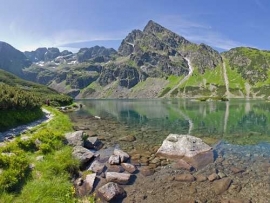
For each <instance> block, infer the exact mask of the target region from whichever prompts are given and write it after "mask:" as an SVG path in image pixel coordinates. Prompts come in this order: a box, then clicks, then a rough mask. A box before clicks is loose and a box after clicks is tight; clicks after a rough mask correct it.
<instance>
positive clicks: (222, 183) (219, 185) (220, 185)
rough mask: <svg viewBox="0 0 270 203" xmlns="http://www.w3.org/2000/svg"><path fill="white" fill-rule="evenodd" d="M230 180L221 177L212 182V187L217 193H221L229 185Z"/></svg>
mask: <svg viewBox="0 0 270 203" xmlns="http://www.w3.org/2000/svg"><path fill="white" fill-rule="evenodd" d="M231 183H232V180H231V179H230V178H222V179H220V180H216V181H214V182H213V188H214V191H215V193H216V194H217V195H220V194H222V193H223V192H225V191H226V190H228V188H229V187H230V185H231Z"/></svg>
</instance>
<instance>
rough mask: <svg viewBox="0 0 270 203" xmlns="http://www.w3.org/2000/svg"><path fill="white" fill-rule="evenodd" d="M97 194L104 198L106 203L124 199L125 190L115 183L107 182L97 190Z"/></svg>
mask: <svg viewBox="0 0 270 203" xmlns="http://www.w3.org/2000/svg"><path fill="white" fill-rule="evenodd" d="M98 193H99V194H100V195H101V196H102V198H104V199H105V200H106V201H112V200H115V199H122V198H124V197H126V192H125V190H124V189H123V188H122V187H121V186H119V185H118V184H117V183H112V182H109V183H107V184H106V185H103V186H102V187H101V188H99V189H98Z"/></svg>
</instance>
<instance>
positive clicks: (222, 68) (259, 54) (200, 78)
mask: <svg viewBox="0 0 270 203" xmlns="http://www.w3.org/2000/svg"><path fill="white" fill-rule="evenodd" d="M24 54H25V56H26V57H27V58H28V62H29V61H30V62H32V65H31V66H30V67H28V66H23V67H25V68H22V66H20V67H19V68H18V71H19V70H20V71H22V72H23V77H24V78H26V79H28V80H31V81H35V82H38V83H41V84H44V85H48V86H49V87H51V88H53V89H55V90H57V91H60V92H63V93H67V94H69V95H70V96H72V97H76V98H157V97H223V96H225V97H242V98H243V97H268V96H270V90H269V85H268V84H270V83H269V82H270V79H269V78H270V77H269V68H270V67H269V59H270V52H269V51H263V50H258V49H254V48H247V47H238V48H234V49H231V50H229V51H226V52H224V53H221V54H220V53H218V52H217V51H216V50H214V49H213V48H211V47H210V46H208V45H206V44H195V43H192V42H190V41H188V40H187V39H185V38H184V37H182V36H180V35H178V34H176V33H174V32H172V31H170V30H168V29H166V28H164V27H163V26H161V25H159V24H158V23H156V22H154V21H152V20H150V21H149V22H148V23H147V25H146V26H145V27H144V29H143V30H136V29H135V30H133V31H131V32H130V33H129V34H128V35H127V36H126V37H125V38H124V39H123V41H122V42H121V45H120V47H119V48H118V51H116V50H114V49H108V48H105V47H100V46H95V47H91V48H81V49H80V50H79V52H78V53H71V52H69V51H67V50H65V51H63V52H60V51H59V49H58V48H38V49H37V50H35V51H32V52H25V53H24ZM20 74H21V73H20ZM20 74H17V75H20Z"/></svg>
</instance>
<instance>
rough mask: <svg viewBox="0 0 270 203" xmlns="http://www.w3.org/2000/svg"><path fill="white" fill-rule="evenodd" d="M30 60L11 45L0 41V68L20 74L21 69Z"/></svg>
mask: <svg viewBox="0 0 270 203" xmlns="http://www.w3.org/2000/svg"><path fill="white" fill-rule="evenodd" d="M30 65H31V62H30V61H29V60H28V59H27V57H26V56H25V55H24V54H23V53H22V52H20V51H19V50H17V49H15V48H14V47H12V46H11V45H9V44H8V43H5V42H1V41H0V68H1V69H3V70H6V71H8V72H11V73H14V74H16V75H18V76H22V75H23V72H22V69H23V68H25V67H29V66H30Z"/></svg>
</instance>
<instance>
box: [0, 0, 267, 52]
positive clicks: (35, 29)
mask: <svg viewBox="0 0 270 203" xmlns="http://www.w3.org/2000/svg"><path fill="white" fill-rule="evenodd" d="M0 3H1V6H0V30H1V32H0V41H5V42H7V43H9V44H11V45H12V46H14V47H15V48H17V49H19V50H21V51H25V50H35V49H36V48H38V47H52V46H54V47H61V49H64V48H68V49H69V50H72V51H76V50H78V48H80V47H91V46H94V45H103V46H106V47H113V48H115V49H117V48H118V46H119V45H120V43H121V40H122V39H123V38H125V36H126V35H127V34H128V33H129V32H130V31H131V30H133V29H143V27H144V26H145V25H146V23H147V22H148V21H149V20H154V21H155V22H157V23H159V24H161V25H162V26H164V27H166V28H168V29H170V30H172V31H174V32H176V33H177V34H179V35H182V36H184V37H185V38H187V39H188V40H190V41H192V42H196V43H206V44H208V45H210V46H212V47H214V48H216V49H217V50H219V51H222V50H228V49H230V48H232V47H236V46H251V47H256V48H260V49H268V50H270V40H269V39H270V30H269V29H270V28H269V24H270V1H269V0H237V1H235V0H226V1H217V0H203V1H202V0H189V1H187V0H178V1H176V0H157V1H147V0H128V1H127V0H113V1H108V0H77V1H75V0H61V1H56V0H23V1H19V0H0Z"/></svg>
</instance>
